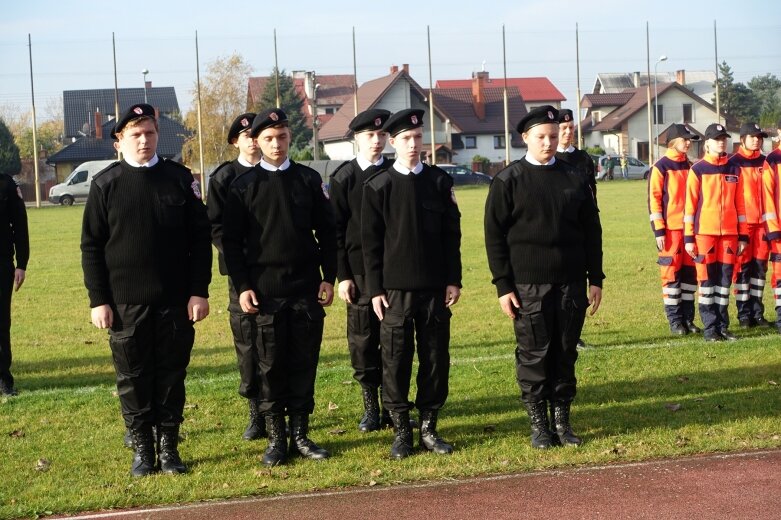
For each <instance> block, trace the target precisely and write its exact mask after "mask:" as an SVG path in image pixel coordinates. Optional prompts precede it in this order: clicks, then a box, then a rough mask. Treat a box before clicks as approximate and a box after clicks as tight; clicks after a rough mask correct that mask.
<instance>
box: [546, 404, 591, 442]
mask: <svg viewBox="0 0 781 520" xmlns="http://www.w3.org/2000/svg"><path fill="white" fill-rule="evenodd" d="M571 405H572V403H569V402H565V401H555V402H552V403H551V408H552V410H553V417H552V419H553V421H552V422H553V425H554V428H555V432H556V436H557V437H558V439H559V442H560V443H561V445H562V446H580V445H581V444H582V443H583V440H582V439H581V438H580V437H578V436H577V435H575V433H574V432H573V431H572V426H570V423H569V411H570V406H571Z"/></svg>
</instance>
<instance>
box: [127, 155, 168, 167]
mask: <svg viewBox="0 0 781 520" xmlns="http://www.w3.org/2000/svg"><path fill="white" fill-rule="evenodd" d="M124 159H125V162H126V163H128V164H129V165H130V166H132V167H133V168H151V167H152V166H154V165H155V164H157V163H158V162H160V159H159V158H158V157H157V154H155V155H154V156H152V158H151V159H149V162H146V163H144V164H140V163H137V162H136V161H131V160H130V159H128V158H127V157H125V158H124Z"/></svg>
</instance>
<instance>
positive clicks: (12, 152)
mask: <svg viewBox="0 0 781 520" xmlns="http://www.w3.org/2000/svg"><path fill="white" fill-rule="evenodd" d="M21 169H22V161H21V159H20V158H19V147H18V146H16V143H15V142H14V137H13V135H12V134H11V131H10V130H9V129H8V127H7V126H6V124H5V121H4V120H2V119H0V175H16V174H17V173H19V171H20V170H21Z"/></svg>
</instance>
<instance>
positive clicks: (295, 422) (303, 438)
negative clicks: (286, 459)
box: [290, 414, 331, 460]
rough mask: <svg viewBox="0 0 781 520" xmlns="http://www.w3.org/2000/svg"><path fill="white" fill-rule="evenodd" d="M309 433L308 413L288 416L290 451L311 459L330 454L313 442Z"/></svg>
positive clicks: (322, 457) (325, 456) (324, 457)
mask: <svg viewBox="0 0 781 520" xmlns="http://www.w3.org/2000/svg"><path fill="white" fill-rule="evenodd" d="M308 434H309V414H294V415H291V416H290V453H291V454H295V453H298V454H299V455H301V456H302V457H306V458H307V459H312V460H322V459H327V458H328V457H330V456H331V454H330V453H328V451H327V450H325V449H323V448H321V447H320V446H318V445H317V444H315V443H314V441H312V440H311V439H310V438H309V437H308V436H307V435H308Z"/></svg>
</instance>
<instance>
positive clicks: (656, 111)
mask: <svg viewBox="0 0 781 520" xmlns="http://www.w3.org/2000/svg"><path fill="white" fill-rule="evenodd" d="M663 61H667V56H665V55H664V54H662V55H661V56H659V59H658V60H656V63H654V138H655V139H656V154H655V156H656V157H659V92H658V91H657V89H656V67H657V65H659V64H660V63H661V62H663Z"/></svg>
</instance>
